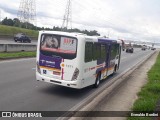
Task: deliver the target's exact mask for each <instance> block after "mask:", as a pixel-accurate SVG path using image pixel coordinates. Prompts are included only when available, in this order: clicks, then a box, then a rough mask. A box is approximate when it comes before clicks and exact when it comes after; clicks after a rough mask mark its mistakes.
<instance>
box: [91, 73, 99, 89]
mask: <svg viewBox="0 0 160 120" xmlns="http://www.w3.org/2000/svg"><path fill="white" fill-rule="evenodd" d="M100 79H101V74H100V73H98V75H97V78H96V81H95V84H94V86H93V87H94V88H98V86H99V83H100Z"/></svg>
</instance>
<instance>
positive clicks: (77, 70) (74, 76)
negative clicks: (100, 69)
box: [72, 68, 79, 80]
mask: <svg viewBox="0 0 160 120" xmlns="http://www.w3.org/2000/svg"><path fill="white" fill-rule="evenodd" d="M78 75H79V69H78V68H76V69H75V71H74V73H73V76H72V80H76V79H77V77H78Z"/></svg>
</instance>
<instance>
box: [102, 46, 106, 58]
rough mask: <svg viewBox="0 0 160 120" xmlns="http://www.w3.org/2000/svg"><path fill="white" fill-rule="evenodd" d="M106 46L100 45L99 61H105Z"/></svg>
mask: <svg viewBox="0 0 160 120" xmlns="http://www.w3.org/2000/svg"><path fill="white" fill-rule="evenodd" d="M106 55H107V54H106V45H105V44H101V59H102V60H105V59H106Z"/></svg>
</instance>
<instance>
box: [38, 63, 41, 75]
mask: <svg viewBox="0 0 160 120" xmlns="http://www.w3.org/2000/svg"><path fill="white" fill-rule="evenodd" d="M37 71H38V72H39V73H40V74H41V69H40V66H39V63H38V62H37Z"/></svg>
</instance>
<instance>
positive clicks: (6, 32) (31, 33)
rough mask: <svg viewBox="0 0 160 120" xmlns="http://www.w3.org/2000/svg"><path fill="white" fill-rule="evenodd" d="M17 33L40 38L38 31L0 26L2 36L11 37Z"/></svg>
mask: <svg viewBox="0 0 160 120" xmlns="http://www.w3.org/2000/svg"><path fill="white" fill-rule="evenodd" d="M17 33H25V34H26V35H28V36H30V37H34V38H38V31H36V30H29V29H25V28H19V27H13V26H6V25H0V35H3V36H10V37H11V36H14V35H15V34H17Z"/></svg>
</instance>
